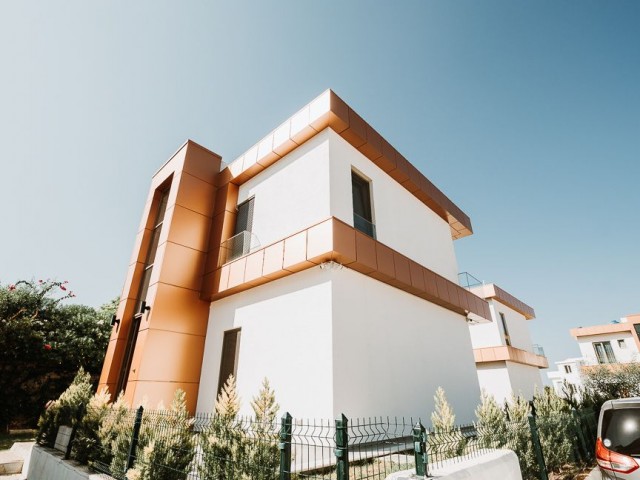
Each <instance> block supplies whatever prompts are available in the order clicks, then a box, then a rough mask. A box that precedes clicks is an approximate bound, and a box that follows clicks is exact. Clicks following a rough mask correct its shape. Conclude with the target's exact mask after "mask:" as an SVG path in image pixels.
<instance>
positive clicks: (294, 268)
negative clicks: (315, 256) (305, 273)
mask: <svg viewBox="0 0 640 480" xmlns="http://www.w3.org/2000/svg"><path fill="white" fill-rule="evenodd" d="M313 265H314V264H313V263H312V262H309V261H308V260H307V232H306V231H302V232H300V233H297V234H295V235H292V236H290V237H289V238H286V239H285V241H284V261H283V264H282V268H284V269H285V270H288V271H290V272H299V271H301V270H305V269H307V268H309V267H312V266H313Z"/></svg>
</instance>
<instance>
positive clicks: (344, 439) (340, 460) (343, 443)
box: [335, 413, 349, 480]
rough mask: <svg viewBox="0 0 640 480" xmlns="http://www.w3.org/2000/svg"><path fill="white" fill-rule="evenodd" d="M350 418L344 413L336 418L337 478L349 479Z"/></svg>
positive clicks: (339, 479) (340, 479)
mask: <svg viewBox="0 0 640 480" xmlns="http://www.w3.org/2000/svg"><path fill="white" fill-rule="evenodd" d="M348 425H349V420H348V419H347V417H345V416H344V413H343V414H342V416H341V418H340V419H338V420H336V450H335V454H336V473H337V474H338V478H337V480H349V432H348Z"/></svg>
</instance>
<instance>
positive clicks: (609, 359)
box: [593, 342, 616, 363]
mask: <svg viewBox="0 0 640 480" xmlns="http://www.w3.org/2000/svg"><path fill="white" fill-rule="evenodd" d="M593 349H594V350H595V352H596V358H597V359H598V363H616V356H615V355H614V353H613V349H612V348H611V342H594V343H593Z"/></svg>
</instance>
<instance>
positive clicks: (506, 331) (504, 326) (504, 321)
mask: <svg viewBox="0 0 640 480" xmlns="http://www.w3.org/2000/svg"><path fill="white" fill-rule="evenodd" d="M500 322H501V323H502V331H503V332H504V341H505V343H506V344H507V346H511V337H510V336H509V329H508V328H507V319H506V318H505V317H504V313H502V312H500Z"/></svg>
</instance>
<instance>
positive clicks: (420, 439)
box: [413, 420, 427, 477]
mask: <svg viewBox="0 0 640 480" xmlns="http://www.w3.org/2000/svg"><path fill="white" fill-rule="evenodd" d="M413 451H414V456H415V460H416V475H420V476H423V477H424V476H425V475H426V474H427V430H426V429H425V428H424V425H422V422H421V421H420V420H418V423H416V425H415V426H414V427H413Z"/></svg>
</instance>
